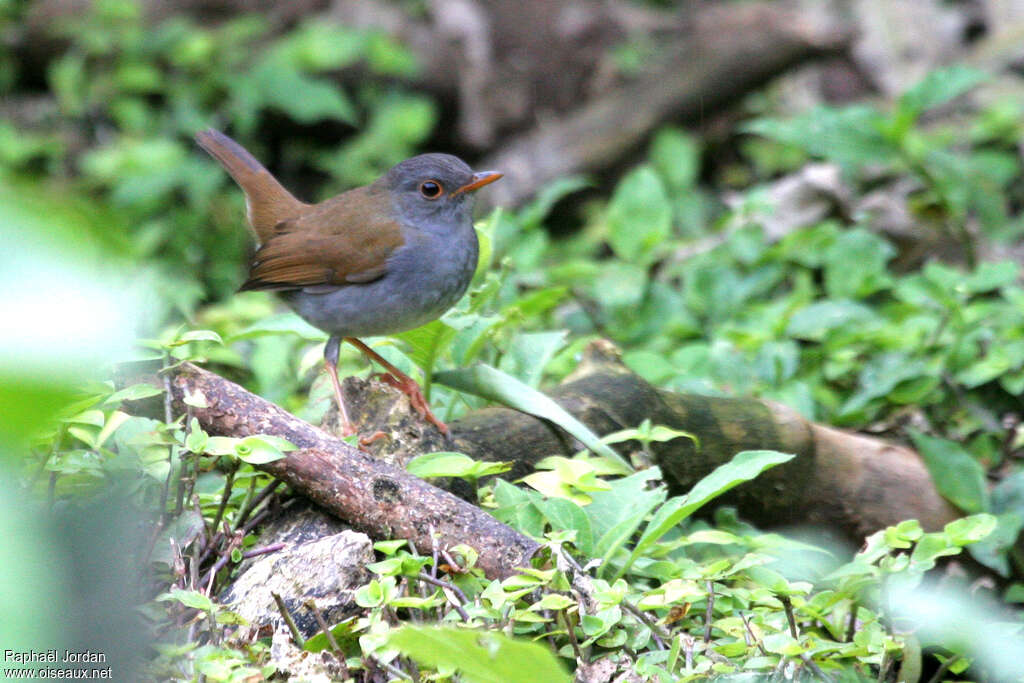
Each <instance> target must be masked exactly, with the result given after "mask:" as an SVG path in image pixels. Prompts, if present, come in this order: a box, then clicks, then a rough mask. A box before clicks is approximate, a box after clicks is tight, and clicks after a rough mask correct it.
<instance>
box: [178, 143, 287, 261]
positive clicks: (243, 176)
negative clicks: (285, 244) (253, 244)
mask: <svg viewBox="0 0 1024 683" xmlns="http://www.w3.org/2000/svg"><path fill="white" fill-rule="evenodd" d="M196 142H198V143H199V146H200V147H202V148H203V149H205V150H206V151H207V152H209V153H210V156H212V157H213V158H214V159H216V160H217V161H219V162H220V163H221V165H222V166H223V167H224V169H225V170H226V171H227V172H228V173H230V174H231V177H232V178H234V179H235V182H236V183H238V186H239V187H241V188H242V191H243V192H245V203H246V206H247V207H248V209H249V224H250V225H251V226H252V228H253V230H254V231H255V232H256V237H257V238H259V241H260V242H265V241H266V240H267V239H269V238H270V236H271V235H273V234H274V226H276V225H277V224H278V223H281V222H282V221H286V220H288V219H290V218H294V217H295V216H297V215H298V214H299V212H300V211H301V210H302V208H303V206H305V205H304V204H303V203H302V202H300V201H299V200H298V199H296V198H295V197H293V196H292V194H291V193H290V192H289V191H288V190H286V189H284V187H283V186H282V185H281V183H279V182H277V179H276V178H275V177H274V176H272V175H271V174H270V171H268V170H267V169H266V168H264V167H263V164H261V163H260V162H259V161H257V160H256V157H254V156H253V155H252V154H249V152H248V150H246V149H245V148H244V147H242V146H241V145H240V144H238V143H237V142H235V141H234V140H232V139H231V138H229V137H228V136H227V135H224V133H221V132H220V131H219V130H214V129H213V128H210V129H208V130H204V131H202V132H200V133H197V134H196Z"/></svg>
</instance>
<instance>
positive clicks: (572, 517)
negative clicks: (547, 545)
mask: <svg viewBox="0 0 1024 683" xmlns="http://www.w3.org/2000/svg"><path fill="white" fill-rule="evenodd" d="M535 505H536V506H537V509H539V510H540V511H541V513H542V514H543V515H544V516H545V517H546V518H547V519H548V521H549V522H551V526H552V528H553V529H554V530H555V531H561V530H563V529H573V530H575V531H576V540H575V541H574V543H575V544H576V547H577V548H579V550H580V552H581V553H583V554H584V555H587V556H590V555H591V554H593V552H594V532H593V530H592V529H591V528H590V518H589V517H588V516H587V513H586V512H584V510H583V508H581V507H580V506H579V505H577V504H576V503H574V502H572V501H571V500H566V499H565V498H549V499H547V500H545V501H543V502H541V503H535Z"/></svg>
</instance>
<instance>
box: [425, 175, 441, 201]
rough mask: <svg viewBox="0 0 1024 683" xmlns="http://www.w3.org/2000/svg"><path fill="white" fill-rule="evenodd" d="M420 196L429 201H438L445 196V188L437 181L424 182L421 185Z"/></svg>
mask: <svg viewBox="0 0 1024 683" xmlns="http://www.w3.org/2000/svg"><path fill="white" fill-rule="evenodd" d="M420 194H421V195H423V196H424V197H426V198H427V199H437V198H438V197H440V196H441V195H442V194H444V188H443V187H441V183H439V182H437V181H436V180H424V181H423V182H422V183H420Z"/></svg>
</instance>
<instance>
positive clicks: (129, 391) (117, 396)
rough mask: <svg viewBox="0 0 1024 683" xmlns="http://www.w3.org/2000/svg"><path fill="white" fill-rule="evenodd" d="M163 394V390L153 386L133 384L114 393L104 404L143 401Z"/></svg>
mask: <svg viewBox="0 0 1024 683" xmlns="http://www.w3.org/2000/svg"><path fill="white" fill-rule="evenodd" d="M162 393H164V390H163V389H161V388H160V387H156V386H153V385H152V384H133V385H131V386H130V387H125V388H124V389H121V390H120V391H116V392H114V393H113V394H111V395H110V397H109V398H108V399H107V400H106V401H104V402H103V403H104V405H109V404H111V403H119V402H121V401H141V400H142V399H144V398H150V397H151V396H159V395H160V394H162Z"/></svg>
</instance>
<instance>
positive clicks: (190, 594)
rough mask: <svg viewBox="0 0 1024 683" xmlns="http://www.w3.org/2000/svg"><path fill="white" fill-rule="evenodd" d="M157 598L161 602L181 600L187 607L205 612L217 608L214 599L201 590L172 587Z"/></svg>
mask: <svg viewBox="0 0 1024 683" xmlns="http://www.w3.org/2000/svg"><path fill="white" fill-rule="evenodd" d="M156 599H157V600H158V601H159V602H170V601H174V602H179V603H181V604H182V605H184V606H185V607H192V608H193V609H198V610H202V611H203V612H212V611H213V610H214V609H215V608H216V605H215V604H214V602H213V600H211V599H210V598H209V597H208V596H206V595H203V594H202V593H200V592H199V591H189V590H182V589H181V588H177V587H172V588H171V590H170V591H169V592H167V593H163V594H162V595H160V596H158V597H157V598H156Z"/></svg>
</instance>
